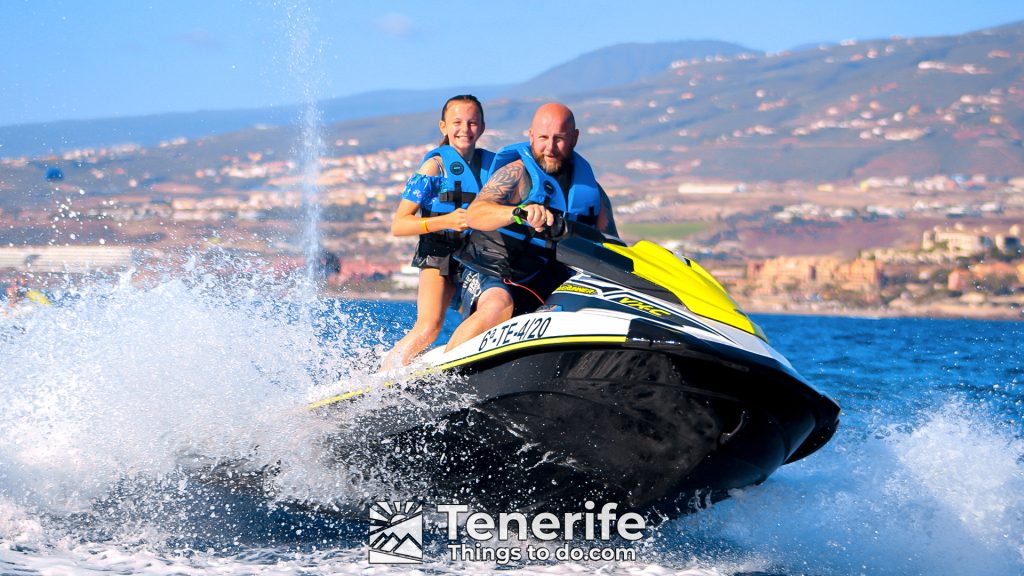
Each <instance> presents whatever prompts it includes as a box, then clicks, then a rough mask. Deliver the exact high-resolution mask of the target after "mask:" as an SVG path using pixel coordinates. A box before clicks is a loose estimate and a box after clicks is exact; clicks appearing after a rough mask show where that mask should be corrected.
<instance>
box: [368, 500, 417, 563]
mask: <svg viewBox="0 0 1024 576" xmlns="http://www.w3.org/2000/svg"><path fill="white" fill-rule="evenodd" d="M369 542H370V564H422V563H423V505H422V504H419V503H417V502H377V503H375V504H374V505H373V506H370V540H369Z"/></svg>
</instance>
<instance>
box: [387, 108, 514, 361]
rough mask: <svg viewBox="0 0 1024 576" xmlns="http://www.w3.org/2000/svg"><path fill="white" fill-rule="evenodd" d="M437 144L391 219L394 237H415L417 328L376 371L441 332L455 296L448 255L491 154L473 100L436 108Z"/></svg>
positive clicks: (454, 272)
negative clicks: (483, 146) (482, 139)
mask: <svg viewBox="0 0 1024 576" xmlns="http://www.w3.org/2000/svg"><path fill="white" fill-rule="evenodd" d="M438 128H439V129H440V130H441V134H442V135H443V136H444V138H443V139H442V140H441V145H440V146H438V147H437V148H435V149H434V150H431V151H430V152H428V153H427V155H426V156H425V157H424V158H423V163H422V165H421V166H420V169H419V170H418V171H417V172H416V173H415V174H413V175H412V177H411V178H409V181H408V182H407V183H406V185H405V190H404V191H403V192H402V200H401V202H400V203H399V205H398V209H397V210H396V211H395V215H394V218H393V219H392V221H391V233H392V234H394V235H395V236H419V237H420V242H419V245H418V246H417V247H416V254H415V256H413V259H412V265H413V266H416V267H417V268H420V269H421V270H420V282H419V292H418V293H417V295H416V324H415V325H413V327H412V329H411V330H409V332H408V333H407V334H406V335H405V337H403V338H402V339H401V340H399V341H398V344H396V345H395V347H394V348H392V349H391V351H390V352H388V353H387V355H386V356H385V357H384V361H383V362H382V365H381V368H382V369H383V370H390V369H393V368H396V367H398V366H404V365H406V364H408V363H409V362H410V361H411V360H412V359H413V358H414V357H415V356H416V355H417V354H419V353H420V352H422V351H423V350H424V349H425V348H426V347H427V346H429V345H430V344H431V343H432V342H433V341H434V340H435V339H436V338H437V335H438V334H439V333H440V332H441V327H442V326H443V324H444V315H445V310H447V308H448V305H449V304H450V303H451V300H452V296H453V295H454V294H455V293H456V290H457V288H458V279H459V264H458V262H456V261H455V260H454V258H453V257H452V255H453V254H454V252H455V251H456V250H457V249H458V248H459V247H460V246H461V244H462V240H463V239H464V237H465V235H464V234H463V232H465V230H466V228H467V226H466V206H468V205H469V202H471V201H472V199H473V197H475V195H476V193H477V192H479V191H480V190H481V188H483V185H484V183H485V182H486V181H487V177H488V175H489V172H490V167H491V161H492V160H493V158H494V153H492V152H490V151H488V150H483V149H479V148H477V147H476V142H477V140H478V139H479V138H480V136H481V135H482V134H483V132H484V109H483V106H481V105H480V101H479V100H477V99H476V97H475V96H471V95H468V94H463V95H459V96H453V97H452V98H449V99H448V101H447V102H445V104H444V107H443V108H442V109H441V121H440V122H439V123H438Z"/></svg>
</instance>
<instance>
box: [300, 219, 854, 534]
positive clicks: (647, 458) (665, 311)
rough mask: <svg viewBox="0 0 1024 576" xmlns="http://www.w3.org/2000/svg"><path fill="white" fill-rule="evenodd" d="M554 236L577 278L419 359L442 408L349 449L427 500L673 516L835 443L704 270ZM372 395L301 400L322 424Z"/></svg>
mask: <svg viewBox="0 0 1024 576" xmlns="http://www.w3.org/2000/svg"><path fill="white" fill-rule="evenodd" d="M561 228H562V230H561V231H560V233H559V234H557V235H555V236H554V237H553V239H552V240H551V244H552V245H553V246H554V247H555V253H556V257H557V259H558V260H559V261H560V262H562V263H563V264H565V265H567V266H569V267H571V268H572V269H573V270H574V271H575V274H574V275H573V276H572V277H571V278H569V279H568V280H567V281H565V282H564V283H563V284H561V285H560V286H559V287H558V288H557V289H556V290H555V291H554V293H553V294H551V296H550V297H549V298H548V299H547V300H546V301H545V302H544V304H543V305H542V306H540V307H539V308H538V309H537V310H536V311H534V312H532V313H529V314H524V315H521V316H517V317H513V318H512V319H510V320H509V321H507V322H505V323H503V324H501V325H499V326H496V327H494V328H493V329H491V330H488V331H487V332H485V333H483V334H481V335H479V336H477V337H476V338H474V339H472V340H470V341H468V342H466V343H464V344H462V345H461V346H458V347H457V348H455V349H453V350H451V351H450V352H447V353H445V352H444V351H443V349H441V348H437V349H434V350H432V351H430V352H428V353H427V354H425V355H424V356H423V358H422V362H423V364H424V365H425V366H426V368H425V369H424V370H422V371H420V372H418V373H417V374H415V375H414V376H413V377H411V378H410V379H409V380H407V381H405V382H403V383H401V384H399V385H398V386H400V388H401V389H402V391H403V393H405V394H412V395H413V396H414V397H416V396H417V395H419V396H421V397H420V398H419V399H420V402H421V403H423V404H425V405H430V406H435V407H441V408H438V409H437V410H426V411H423V412H422V413H420V414H419V415H414V414H411V413H407V412H406V411H404V410H402V409H400V408H398V409H396V408H391V409H389V410H386V411H382V413H381V414H377V415H376V416H370V417H369V418H370V420H368V421H367V422H366V424H365V426H363V427H362V428H363V429H365V430H374V432H373V433H372V434H367V435H366V438H361V439H360V442H359V447H358V451H359V453H360V454H363V455H367V454H369V455H373V456H372V458H374V459H377V460H378V462H385V461H386V464H384V466H386V467H388V468H389V469H390V470H391V471H392V472H394V475H391V476H389V477H390V478H393V479H394V478H402V479H405V480H409V482H410V483H409V484H408V485H407V488H408V490H409V491H412V492H414V493H417V494H419V495H420V496H422V497H423V498H427V499H428V501H438V502H443V501H452V500H455V501H477V502H478V503H479V504H481V505H486V506H490V507H492V508H497V507H504V508H506V509H507V508H516V509H524V508H531V509H550V510H557V509H578V508H579V507H580V506H581V505H582V503H583V502H584V501H586V500H588V499H589V500H594V501H609V502H610V501H615V502H618V503H620V505H622V506H625V507H628V508H630V509H634V510H646V511H653V512H657V513H660V514H666V515H673V514H675V513H678V512H680V511H686V510H687V509H690V508H691V507H692V506H693V505H694V504H695V503H700V504H704V503H707V502H709V501H714V500H718V499H720V498H723V497H725V496H726V495H727V493H728V491H729V490H732V489H735V488H743V487H747V486H751V485H754V484H758V483H761V482H763V481H764V480H765V479H766V478H768V476H769V475H770V474H772V473H773V472H774V471H775V470H776V469H777V468H779V467H780V466H782V465H783V464H787V463H790V462H793V461H795V460H798V459H800V458H803V457H805V456H807V455H809V454H811V453H813V452H814V451H816V450H818V449H819V448H821V447H822V446H823V445H824V444H825V443H826V442H828V441H829V439H830V438H831V437H832V435H833V433H834V432H835V430H836V427H837V425H838V422H839V410H840V409H839V406H838V405H837V404H836V403H835V402H834V401H832V400H831V399H830V398H828V397H827V396H825V395H823V394H822V393H820V392H818V391H816V390H815V389H814V388H812V387H811V386H810V385H809V384H808V383H807V381H806V380H805V379H804V378H803V377H802V376H800V374H798V373H797V371H796V370H795V369H794V368H793V367H792V366H791V365H790V363H789V362H788V361H787V360H786V359H785V358H784V357H783V356H782V355H781V354H779V353H778V352H777V351H776V350H775V349H773V348H772V347H771V345H769V343H768V340H767V338H766V336H765V334H764V332H763V331H762V330H761V329H760V328H759V327H758V326H757V325H756V324H755V323H754V322H752V321H751V320H750V318H748V317H747V316H746V315H745V314H744V313H743V312H742V311H741V310H740V309H739V307H738V306H737V305H736V303H735V302H734V301H733V300H732V299H731V298H730V297H729V296H728V294H727V293H726V291H725V290H724V289H723V287H722V286H721V284H719V283H718V282H717V281H715V279H714V278H713V277H712V276H711V275H710V274H709V273H708V272H707V271H706V270H704V269H703V268H702V267H701V266H700V265H698V264H697V263H696V262H694V261H693V260H690V259H688V258H681V257H678V256H676V255H675V254H673V253H672V252H670V251H668V250H666V249H664V248H662V247H660V246H658V245H656V244H653V243H651V242H646V241H641V242H638V243H636V244H635V245H633V246H627V245H625V244H623V243H622V242H621V241H619V240H618V239H615V238H606V237H603V236H601V235H600V234H599V233H597V232H596V231H595V230H593V229H591V228H587V227H585V226H580V225H574V224H573V223H562V224H561ZM439 379H440V380H444V382H445V384H444V391H443V392H440V393H439V391H438V386H437V385H434V384H432V383H436V382H437V381H438V380H439ZM420 390H422V393H420V392H418V391H420ZM366 392H367V390H365V389H361V390H356V391H353V392H350V393H348V394H342V395H338V396H334V397H331V398H327V399H325V400H323V401H321V402H317V403H316V404H314V405H313V406H312V407H313V408H314V409H315V410H317V411H321V412H323V413H324V414H325V415H327V416H330V414H331V413H332V408H337V407H339V406H341V405H345V404H346V403H349V402H359V401H360V397H361V396H363V395H364V394H365V393H366ZM439 394H442V395H444V396H445V397H447V398H459V399H461V401H459V402H447V401H441V399H440V397H439ZM452 406H455V407H452ZM364 417H365V416H364ZM342 452H344V450H342ZM339 458H345V456H344V455H339ZM424 490H427V491H429V492H430V493H428V494H423V493H422V492H423V491H424Z"/></svg>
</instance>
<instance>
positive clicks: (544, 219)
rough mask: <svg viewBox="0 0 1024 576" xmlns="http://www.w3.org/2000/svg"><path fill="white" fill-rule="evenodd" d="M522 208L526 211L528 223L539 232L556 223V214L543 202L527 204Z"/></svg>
mask: <svg viewBox="0 0 1024 576" xmlns="http://www.w3.org/2000/svg"><path fill="white" fill-rule="evenodd" d="M522 209H523V210H525V211H526V218H525V220H526V223H527V224H528V225H529V226H530V227H531V228H533V229H534V230H536V231H537V232H543V231H544V229H545V228H547V227H548V226H551V225H552V224H554V223H555V215H554V214H553V213H552V212H551V211H550V210H548V209H547V208H545V207H544V205H543V204H527V205H526V206H523V207H522Z"/></svg>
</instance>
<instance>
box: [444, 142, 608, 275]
mask: <svg viewBox="0 0 1024 576" xmlns="http://www.w3.org/2000/svg"><path fill="white" fill-rule="evenodd" d="M516 160H522V161H523V166H524V167H525V169H526V172H527V174H529V175H530V181H531V183H532V186H531V188H530V192H529V194H527V196H526V199H525V201H524V203H526V204H530V203H536V204H543V205H544V206H546V207H547V208H548V209H549V210H552V211H554V212H559V213H561V214H562V216H563V217H565V218H568V219H569V220H573V221H577V222H581V223H584V224H588V225H591V226H594V225H596V224H597V219H598V215H599V214H600V212H601V189H600V186H598V184H597V179H596V178H594V171H593V169H592V168H591V167H590V163H588V162H587V161H586V160H584V159H583V157H582V156H580V155H579V154H576V153H575V152H573V157H572V183H571V184H570V186H569V190H568V191H563V190H562V187H561V185H559V183H558V180H557V179H555V178H554V177H552V176H551V175H550V174H548V173H547V172H545V171H544V169H543V168H541V167H540V165H538V164H537V161H536V160H534V158H533V154H532V152H531V151H530V143H529V142H522V143H519V144H513V145H511V146H506V147H505V148H502V149H501V150H500V151H499V152H498V153H497V154H496V155H495V157H494V164H493V165H492V166H491V173H492V174H494V173H495V172H497V171H498V169H499V168H501V167H503V166H505V165H507V164H510V163H512V162H515V161H516ZM456 258H457V259H458V260H459V261H460V262H462V263H463V264H464V265H465V266H466V267H468V268H470V269H473V270H476V271H477V272H481V273H484V274H489V275H491V276H497V277H499V278H503V279H506V280H512V281H515V282H525V281H528V280H530V279H531V278H533V277H534V275H536V274H537V273H538V272H540V271H542V270H544V269H546V267H547V266H548V265H549V264H552V263H553V262H554V254H553V253H552V251H551V250H550V249H549V248H547V243H546V242H545V241H544V240H542V239H540V238H535V237H534V233H533V229H532V228H530V227H529V226H526V225H519V224H510V225H508V226H505V227H503V228H499V229H497V230H494V231H483V230H474V231H473V234H472V235H470V236H469V239H468V240H467V241H466V244H465V246H463V247H462V249H461V250H460V251H459V252H457V253H456Z"/></svg>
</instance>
